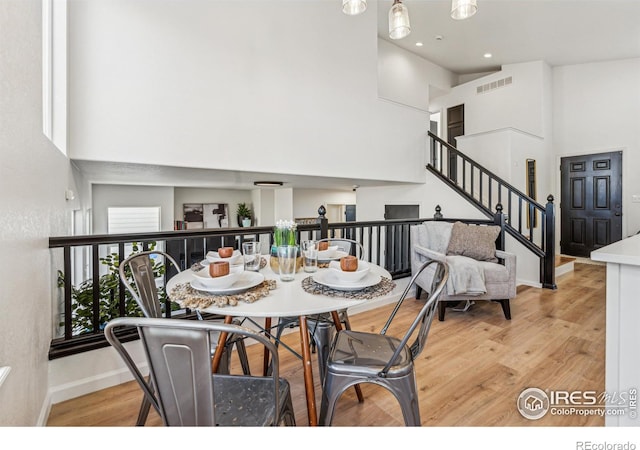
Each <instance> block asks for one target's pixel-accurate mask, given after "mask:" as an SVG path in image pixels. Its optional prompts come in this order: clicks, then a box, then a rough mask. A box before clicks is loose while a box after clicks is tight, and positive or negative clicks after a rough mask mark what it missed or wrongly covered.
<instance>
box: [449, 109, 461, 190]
mask: <svg viewBox="0 0 640 450" xmlns="http://www.w3.org/2000/svg"><path fill="white" fill-rule="evenodd" d="M463 135H464V104H462V105H458V106H452V107H451V108H447V143H449V144H451V145H452V146H454V147H455V148H458V146H457V145H456V138H457V137H458V136H463ZM457 164H458V161H457V157H456V155H454V154H452V153H449V178H451V180H452V181H456V179H457V169H458V165H457Z"/></svg>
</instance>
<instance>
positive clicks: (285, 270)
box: [278, 245, 298, 281]
mask: <svg viewBox="0 0 640 450" xmlns="http://www.w3.org/2000/svg"><path fill="white" fill-rule="evenodd" d="M297 258H298V246H297V245H281V246H280V247H278V266H279V267H278V269H279V271H280V280H282V281H293V279H294V278H295V275H296V259H297Z"/></svg>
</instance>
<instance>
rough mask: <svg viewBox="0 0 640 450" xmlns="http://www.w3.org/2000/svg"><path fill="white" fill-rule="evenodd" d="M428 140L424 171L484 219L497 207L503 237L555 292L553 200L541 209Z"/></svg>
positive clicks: (473, 164) (455, 153)
mask: <svg viewBox="0 0 640 450" xmlns="http://www.w3.org/2000/svg"><path fill="white" fill-rule="evenodd" d="M429 138H430V139H431V143H432V145H431V154H430V161H429V163H428V164H427V170H429V171H430V172H431V173H433V174H434V175H435V176H437V177H438V178H440V179H441V180H442V181H443V182H445V183H446V184H447V185H449V186H450V187H451V188H452V189H454V190H455V191H456V192H457V193H458V194H460V195H461V196H462V197H464V198H465V199H466V200H467V201H469V202H470V203H471V204H473V205H474V206H475V207H476V208H478V209H479V210H480V211H482V212H483V213H484V214H485V215H486V216H487V217H493V216H494V211H493V210H492V206H493V205H499V209H501V210H502V212H503V213H504V214H505V220H506V224H505V230H506V231H507V233H509V235H510V236H512V237H513V238H514V239H515V240H516V241H518V242H519V243H520V244H522V245H523V246H524V247H525V248H526V249H528V250H529V251H531V252H532V253H533V254H535V255H536V256H538V257H539V258H540V282H541V284H542V286H543V287H545V288H549V289H556V283H555V212H554V204H553V200H554V199H553V196H552V195H549V196H548V197H547V204H546V205H541V204H540V203H538V202H536V201H535V200H534V199H533V198H531V197H529V196H528V195H526V194H525V193H523V192H521V191H520V190H519V189H517V188H516V187H514V186H512V185H511V184H510V183H508V182H507V181H505V180H503V179H502V178H500V177H499V176H497V175H495V174H494V173H492V172H491V171H489V170H488V169H487V168H485V167H484V166H482V165H481V164H478V163H477V162H475V161H474V160H473V159H471V158H469V157H468V156H466V155H465V154H463V153H462V152H460V151H459V150H458V149H456V148H455V147H453V146H452V145H450V144H448V143H447V142H445V141H443V140H442V139H440V138H439V137H438V136H436V135H434V134H433V133H431V132H429Z"/></svg>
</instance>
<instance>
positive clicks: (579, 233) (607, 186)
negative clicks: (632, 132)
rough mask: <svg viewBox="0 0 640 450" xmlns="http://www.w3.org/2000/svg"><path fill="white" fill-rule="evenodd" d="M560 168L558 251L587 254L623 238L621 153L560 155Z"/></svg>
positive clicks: (576, 254)
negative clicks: (559, 233) (559, 231)
mask: <svg viewBox="0 0 640 450" xmlns="http://www.w3.org/2000/svg"><path fill="white" fill-rule="evenodd" d="M560 170H561V174H562V186H561V190H562V192H561V202H560V209H561V216H560V221H561V238H560V251H561V253H563V254H565V255H572V256H582V257H589V256H590V255H591V252H592V251H593V250H595V249H597V248H600V247H604V246H605V245H609V244H611V243H612V242H616V241H619V240H620V239H622V152H611V153H601V154H597V155H585V156H574V157H567V158H562V159H561V166H560Z"/></svg>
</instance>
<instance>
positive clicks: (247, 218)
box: [237, 203, 252, 227]
mask: <svg viewBox="0 0 640 450" xmlns="http://www.w3.org/2000/svg"><path fill="white" fill-rule="evenodd" d="M237 213H238V224H239V225H240V226H242V227H250V226H251V215H252V213H251V210H250V209H249V207H248V206H247V204H246V203H238V211H237Z"/></svg>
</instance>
